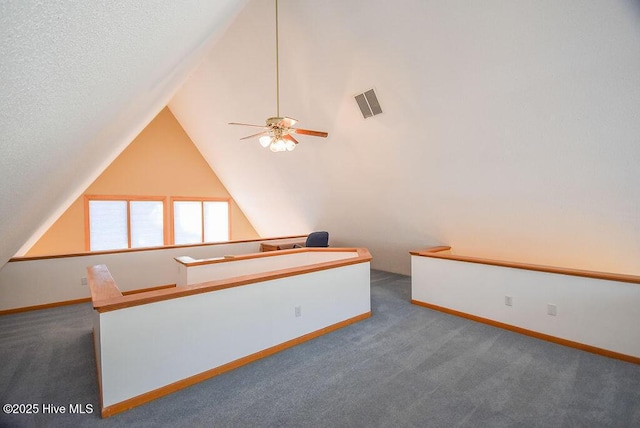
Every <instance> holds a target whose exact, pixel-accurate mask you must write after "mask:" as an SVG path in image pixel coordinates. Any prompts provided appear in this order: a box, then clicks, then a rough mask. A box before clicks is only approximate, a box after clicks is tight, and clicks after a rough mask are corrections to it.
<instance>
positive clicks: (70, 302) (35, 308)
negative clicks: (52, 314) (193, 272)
mask: <svg viewBox="0 0 640 428" xmlns="http://www.w3.org/2000/svg"><path fill="white" fill-rule="evenodd" d="M175 286H176V285H175V284H167V285H159V286H157V287H149V288H140V289H137V290H129V291H123V292H122V294H123V295H124V296H126V295H128V294H138V293H144V292H146V291H156V290H164V289H165V288H171V287H175ZM90 301H91V297H83V298H82V299H73V300H64V301H62V302H53V303H44V304H42V305H33V306H24V307H21V308H13V309H3V310H0V316H2V315H10V314H17V313H20V312H29V311H38V310H40V309H51V308H57V307H60V306H69V305H77V304H78V303H87V302H90Z"/></svg>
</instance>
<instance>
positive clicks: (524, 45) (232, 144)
mask: <svg viewBox="0 0 640 428" xmlns="http://www.w3.org/2000/svg"><path fill="white" fill-rule="evenodd" d="M638 9H639V7H638V4H637V2H636V3H633V2H629V1H624V0H620V1H608V2H602V1H596V0H591V1H583V0H569V1H562V2H557V1H551V0H547V1H537V2H504V1H498V0H494V1H483V2H468V1H447V2H443V1H423V0H404V1H402V2H398V3H394V4H393V7H391V5H390V3H389V2H387V1H371V0H351V1H348V2H345V1H340V0H327V1H322V2H319V1H311V0H296V1H294V0H282V1H281V2H280V68H281V113H282V114H283V115H288V116H292V117H295V118H297V119H299V120H300V126H301V127H308V128H311V129H319V130H325V131H328V132H329V138H328V139H327V140H322V139H314V138H311V137H302V136H301V138H300V139H301V140H302V142H301V143H300V145H299V147H298V148H297V149H296V150H295V151H293V152H291V153H278V154H273V153H271V152H269V151H268V150H265V149H262V148H261V147H260V146H259V145H258V143H257V142H256V141H238V139H239V138H240V137H242V136H244V135H248V134H251V133H253V132H255V130H254V129H251V128H246V129H243V128H239V127H232V126H229V125H227V124H226V123H227V122H230V121H239V122H247V123H258V124H260V123H263V122H264V120H265V119H266V118H267V117H269V116H272V115H274V114H275V71H274V53H273V49H274V47H273V45H274V40H273V31H274V29H273V26H274V23H273V3H272V2H271V1H267V0H254V1H252V2H250V3H249V4H248V5H247V7H246V8H245V9H244V10H243V11H242V13H241V14H240V15H239V17H238V19H237V20H236V21H235V22H234V24H233V26H232V27H231V28H230V29H229V31H228V32H227V33H225V35H224V37H223V38H222V39H221V40H220V42H219V43H218V44H216V46H215V47H214V48H213V49H212V51H211V53H210V55H209V56H208V57H207V60H206V61H205V62H203V64H202V65H201V66H200V67H199V69H198V70H197V71H196V72H195V73H194V74H193V75H192V76H191V77H190V79H189V81H188V82H187V83H186V84H185V85H184V86H183V88H182V89H181V90H180V91H179V92H178V93H177V94H176V96H175V97H174V99H173V100H172V102H171V103H170V105H169V106H170V108H171V110H172V112H173V113H174V114H175V115H176V117H177V118H178V120H179V121H180V122H181V123H182V125H183V127H184V128H185V130H186V131H187V132H188V133H189V135H190V136H191V138H192V139H193V140H194V142H195V144H196V145H197V146H198V147H199V149H200V150H201V151H202V153H203V154H204V156H205V157H206V158H207V160H208V161H209V163H210V164H211V165H212V166H213V168H214V169H215V171H216V173H217V174H218V176H219V177H220V178H221V180H222V181H223V182H224V183H225V185H226V186H227V188H228V189H229V191H230V192H231V193H232V194H233V195H234V197H235V198H236V200H237V201H238V203H239V204H240V205H241V207H242V209H243V210H244V212H245V213H246V214H247V216H248V217H249V219H250V220H251V221H252V223H253V224H254V226H255V227H256V228H257V230H258V231H259V232H260V233H262V234H264V235H279V234H289V233H298V232H307V231H309V230H313V229H326V230H329V231H330V232H331V236H332V243H333V244H336V245H340V244H345V245H364V246H367V247H368V248H369V249H370V250H371V252H372V254H373V256H374V261H373V265H374V266H375V267H378V268H381V269H386V270H390V271H396V272H402V273H409V256H408V251H409V250H410V249H413V248H419V247H423V246H426V245H432V244H448V245H452V246H453V247H454V250H458V252H462V253H467V254H471V255H478V256H485V257H496V258H503V259H513V260H519V261H528V262H533V263H543V264H557V265H564V266H574V267H581V268H585V269H594V270H605V271H607V270H609V271H617V272H628V273H635V274H639V273H640V240H639V239H638V236H640V186H638V185H637V183H640V168H638V167H637V165H638V161H640V120H638V118H640V73H639V72H638V71H639V70H640V48H639V46H640V13H639V12H640V11H639V10H638ZM371 87H375V88H376V91H377V93H378V96H379V99H380V102H381V105H382V109H383V110H384V113H383V114H382V115H379V116H376V117H374V118H370V119H367V120H364V119H363V118H362V116H361V115H360V113H359V110H358V108H357V106H356V103H355V101H354V100H353V98H352V97H353V96H354V95H355V94H357V93H359V92H362V91H364V90H366V89H369V88H371Z"/></svg>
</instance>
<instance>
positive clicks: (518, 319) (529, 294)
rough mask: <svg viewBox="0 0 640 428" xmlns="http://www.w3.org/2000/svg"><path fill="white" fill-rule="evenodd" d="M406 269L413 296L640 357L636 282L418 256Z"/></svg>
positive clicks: (638, 287) (639, 292)
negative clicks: (507, 299) (550, 309)
mask: <svg viewBox="0 0 640 428" xmlns="http://www.w3.org/2000/svg"><path fill="white" fill-rule="evenodd" d="M411 270H412V274H411V275H412V277H411V298H412V299H413V300H417V301H420V302H425V303H431V304H434V305H437V306H442V307H445V308H449V309H453V310H456V311H460V312H464V313H467V314H471V315H476V316H479V317H482V318H486V319H489V320H494V321H498V322H501V323H505V324H509V325H512V326H517V327H521V328H524V329H528V330H533V331H536V332H539V333H543V334H547V335H551V336H554V337H558V338H562V339H567V340H571V341H574V342H578V343H582V344H586V345H591V346H595V347H597V348H602V349H607V350H610V351H614V352H618V353H621V354H625V355H630V356H634V357H639V358H640V330H638V329H637V328H635V327H634V326H636V325H638V323H640V312H639V311H638V308H639V307H640V285H638V284H631V283H625V282H615V281H605V280H598V279H591V278H584V277H577V276H570V275H560V274H553V273H546V272H537V271H530V270H523V269H514V268H506V267H500V266H491V265H484V264H478V263H468V262H461V261H456V260H446V259H438V258H432V257H421V256H411ZM505 296H511V297H512V298H513V301H512V303H513V305H512V306H506V305H505ZM548 304H554V305H556V308H557V315H556V316H551V315H548V314H547V305H548Z"/></svg>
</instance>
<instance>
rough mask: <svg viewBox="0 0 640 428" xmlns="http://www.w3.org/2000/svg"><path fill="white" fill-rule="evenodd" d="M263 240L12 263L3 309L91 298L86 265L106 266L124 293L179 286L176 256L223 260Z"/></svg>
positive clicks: (0, 289)
mask: <svg viewBox="0 0 640 428" xmlns="http://www.w3.org/2000/svg"><path fill="white" fill-rule="evenodd" d="M259 250H260V243H259V242H244V243H229V244H221V245H204V246H201V247H183V248H168V249H158V250H149V251H132V252H124V253H112V254H95V255H86V256H77V257H61V258H52V259H40V260H38V259H36V260H26V261H15V262H9V263H7V264H6V265H5V266H4V267H3V268H2V269H1V270H0V310H6V309H15V308H22V307H27V306H35V305H43V304H48V303H56V302H64V301H67V300H75V299H82V298H88V297H90V292H89V286H88V285H83V284H82V282H81V279H82V278H86V277H87V267H88V266H94V265H98V264H105V265H107V268H108V269H109V272H111V275H112V276H113V277H114V279H115V281H116V283H117V284H118V287H119V288H120V290H121V291H127V290H137V289H141V288H149V287H155V286H160V285H167V284H176V283H177V280H178V263H176V262H175V260H174V258H175V257H180V256H186V255H189V256H192V257H195V258H211V257H222V256H224V255H229V254H247V253H256V252H258V251H259Z"/></svg>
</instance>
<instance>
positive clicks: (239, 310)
mask: <svg viewBox="0 0 640 428" xmlns="http://www.w3.org/2000/svg"><path fill="white" fill-rule="evenodd" d="M369 269H370V266H369V263H368V262H365V263H358V264H354V265H349V266H344V267H339V268H335V269H329V270H322V271H317V272H312V273H308V274H302V275H296V276H292V277H286V278H281V279H278V280H272V281H264V282H258V283H254V284H249V285H245V286H241V287H233V288H228V289H224V290H219V291H214V292H210V293H204V294H198V295H195V296H186V297H181V298H176V299H171V300H164V301H161V302H156V303H152V304H146V305H141V306H134V307H131V308H126V309H120V310H115V311H111V312H105V313H101V314H100V338H99V340H100V342H101V352H102V355H101V362H102V368H101V370H102V398H103V405H104V406H111V405H113V404H116V403H119V402H121V401H124V400H126V399H129V398H131V397H135V396H137V395H140V394H143V393H145V392H148V391H152V390H154V389H157V388H160V387H163V386H166V385H168V384H170V383H173V382H176V381H178V380H181V379H185V378H187V377H190V376H193V375H196V374H198V373H202V372H204V371H207V370H209V369H212V368H214V367H218V366H221V365H223V364H226V363H229V362H231V361H235V360H237V359H239V358H242V357H244V356H247V355H250V354H253V353H255V352H258V351H261V350H263V349H267V348H270V347H273V346H275V345H278V344H280V343H283V342H286V341H288V340H291V339H294V338H297V337H300V336H302V335H305V334H307V333H311V332H314V331H317V330H320V329H322V328H324V327H327V326H329V325H332V324H335V323H338V322H340V321H344V320H347V319H350V318H353V317H355V316H358V315H361V314H364V313H367V312H369V311H370V310H371V304H370V288H369V287H370V279H369ZM296 306H299V307H300V309H301V316H300V317H296V316H295V307H296ZM159 332H161V333H162V334H158V333H159Z"/></svg>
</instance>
